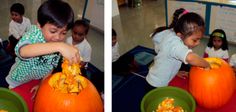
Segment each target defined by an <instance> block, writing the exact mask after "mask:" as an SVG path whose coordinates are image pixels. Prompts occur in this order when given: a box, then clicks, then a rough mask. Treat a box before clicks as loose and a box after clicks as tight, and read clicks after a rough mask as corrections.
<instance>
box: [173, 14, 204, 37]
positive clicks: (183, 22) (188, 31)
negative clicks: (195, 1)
mask: <svg viewBox="0 0 236 112" xmlns="http://www.w3.org/2000/svg"><path fill="white" fill-rule="evenodd" d="M174 31H175V33H181V34H182V35H183V37H184V38H185V37H188V36H191V35H192V34H193V33H195V32H204V31H205V22H204V20H203V18H202V17H201V16H200V15H198V14H196V13H193V12H191V13H187V14H184V15H183V16H181V17H180V18H179V20H178V22H177V23H176V25H175V26H174Z"/></svg>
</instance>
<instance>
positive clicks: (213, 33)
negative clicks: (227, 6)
mask: <svg viewBox="0 0 236 112" xmlns="http://www.w3.org/2000/svg"><path fill="white" fill-rule="evenodd" d="M217 33H218V35H215V34H217ZM219 34H220V35H219ZM214 37H220V38H221V39H222V42H223V43H222V46H221V48H222V50H228V41H227V38H226V34H225V32H224V30H222V29H215V30H214V31H213V32H212V33H211V35H210V39H209V42H208V44H207V46H208V47H210V48H211V47H214V46H213V38H214Z"/></svg>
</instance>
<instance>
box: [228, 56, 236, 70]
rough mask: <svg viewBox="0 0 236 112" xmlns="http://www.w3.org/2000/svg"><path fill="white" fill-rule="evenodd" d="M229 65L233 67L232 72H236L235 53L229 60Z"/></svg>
mask: <svg viewBox="0 0 236 112" xmlns="http://www.w3.org/2000/svg"><path fill="white" fill-rule="evenodd" d="M229 64H230V66H231V67H232V68H233V70H234V73H235V74H236V54H233V55H232V56H231V57H230V60H229Z"/></svg>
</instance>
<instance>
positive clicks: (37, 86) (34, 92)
mask: <svg viewBox="0 0 236 112" xmlns="http://www.w3.org/2000/svg"><path fill="white" fill-rule="evenodd" d="M51 74H52V71H51V72H50V73H48V74H47V75H46V76H44V77H43V79H41V81H40V83H39V84H38V85H35V86H34V87H32V88H31V90H30V92H31V93H32V97H31V99H32V100H34V98H35V96H36V94H37V92H38V89H39V86H40V85H41V84H42V82H43V81H44V80H45V79H46V78H47V77H48V76H50V75H51Z"/></svg>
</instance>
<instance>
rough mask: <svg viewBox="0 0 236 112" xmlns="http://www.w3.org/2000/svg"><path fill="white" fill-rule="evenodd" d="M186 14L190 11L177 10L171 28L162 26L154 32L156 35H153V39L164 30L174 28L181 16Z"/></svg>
mask: <svg viewBox="0 0 236 112" xmlns="http://www.w3.org/2000/svg"><path fill="white" fill-rule="evenodd" d="M186 13H188V11H187V10H185V9H184V8H179V9H177V10H175V12H174V14H173V20H172V22H171V24H170V25H169V26H167V27H166V26H162V27H158V28H156V29H155V30H154V33H153V34H152V35H151V37H153V36H154V35H155V34H156V33H159V32H161V31H163V30H166V29H171V28H173V27H174V26H175V25H176V23H177V21H178V20H179V16H180V15H181V14H182V15H183V14H186Z"/></svg>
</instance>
